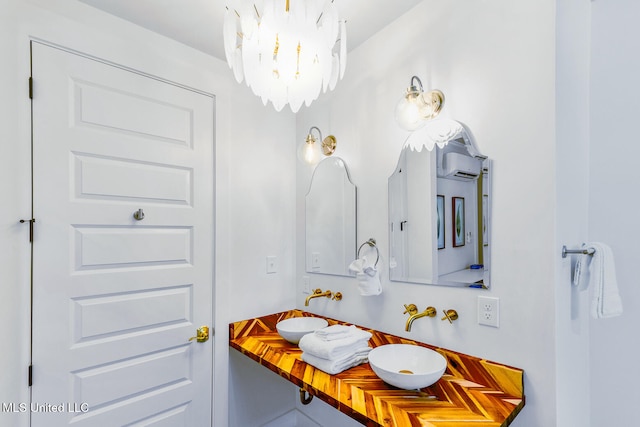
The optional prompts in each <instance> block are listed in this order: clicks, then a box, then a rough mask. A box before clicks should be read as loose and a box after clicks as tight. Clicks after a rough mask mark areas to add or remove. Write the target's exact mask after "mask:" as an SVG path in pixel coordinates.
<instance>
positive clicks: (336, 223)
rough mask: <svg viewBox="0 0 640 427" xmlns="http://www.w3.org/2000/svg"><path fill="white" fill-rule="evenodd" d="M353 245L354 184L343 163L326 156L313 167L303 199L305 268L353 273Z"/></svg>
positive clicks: (335, 272)
mask: <svg viewBox="0 0 640 427" xmlns="http://www.w3.org/2000/svg"><path fill="white" fill-rule="evenodd" d="M356 244H357V243H356V186H355V185H353V183H352V182H351V180H350V178H349V172H348V171H347V166H346V164H345V162H344V161H343V160H342V159H340V158H338V157H329V158H326V159H324V160H323V161H321V162H320V163H318V166H316V168H315V170H314V172H313V177H312V178H311V185H310V187H309V192H308V193H307V195H306V198H305V265H306V271H307V272H309V273H322V274H333V275H338V276H352V274H351V273H350V272H349V264H350V263H351V262H352V261H353V260H354V259H356Z"/></svg>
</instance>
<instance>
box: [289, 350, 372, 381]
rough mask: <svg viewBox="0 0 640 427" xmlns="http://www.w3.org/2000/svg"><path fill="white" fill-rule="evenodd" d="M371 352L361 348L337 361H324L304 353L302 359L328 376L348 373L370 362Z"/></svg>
mask: <svg viewBox="0 0 640 427" xmlns="http://www.w3.org/2000/svg"><path fill="white" fill-rule="evenodd" d="M370 351H371V348H370V347H360V348H359V349H356V351H355V352H353V353H351V354H348V355H346V356H344V357H342V358H341V359H337V360H328V359H323V358H321V357H317V356H314V355H312V354H309V353H307V352H303V353H302V355H301V357H302V360H303V361H305V362H307V363H308V364H309V365H312V366H315V367H316V368H318V369H320V370H321V371H324V372H326V373H328V374H332V375H335V374H339V373H340V372H342V371H346V370H347V369H349V368H353V367H354V366H357V365H360V364H361V363H365V362H367V361H368V360H369V358H368V355H369V352H370Z"/></svg>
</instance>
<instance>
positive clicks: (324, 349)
mask: <svg viewBox="0 0 640 427" xmlns="http://www.w3.org/2000/svg"><path fill="white" fill-rule="evenodd" d="M370 338H371V333H370V332H367V331H363V330H362V329H357V328H356V332H355V333H354V334H352V335H351V336H348V337H346V338H340V339H337V340H333V341H325V340H323V339H321V338H320V337H319V336H317V335H316V334H315V333H313V334H307V335H305V336H303V337H302V338H301V339H300V342H299V343H298V347H300V350H302V351H304V352H306V353H309V354H311V355H313V356H316V357H320V358H322V359H330V360H337V359H341V358H343V357H345V356H348V355H350V354H353V353H354V352H355V351H356V350H358V349H359V348H362V347H366V346H367V344H368V342H369V339H370Z"/></svg>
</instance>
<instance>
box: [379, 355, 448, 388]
mask: <svg viewBox="0 0 640 427" xmlns="http://www.w3.org/2000/svg"><path fill="white" fill-rule="evenodd" d="M369 365H371V369H373V372H375V374H376V375H377V376H378V377H379V378H380V379H381V380H382V381H384V382H386V383H388V384H391V385H392V386H395V387H398V388H403V389H406V390H414V389H420V388H424V387H429V386H430V385H432V384H433V383H435V382H436V381H438V380H439V379H440V377H442V374H444V371H445V369H447V359H445V357H444V356H443V355H441V354H440V353H438V352H437V351H433V350H431V349H428V348H426V347H421V346H417V345H412V344H387V345H382V346H380V347H376V348H374V349H373V350H371V351H370V352H369Z"/></svg>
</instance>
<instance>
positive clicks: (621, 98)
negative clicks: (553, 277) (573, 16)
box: [589, 0, 640, 427]
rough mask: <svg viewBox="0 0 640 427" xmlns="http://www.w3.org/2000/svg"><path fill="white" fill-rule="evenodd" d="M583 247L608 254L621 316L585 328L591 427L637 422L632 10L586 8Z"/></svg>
mask: <svg viewBox="0 0 640 427" xmlns="http://www.w3.org/2000/svg"><path fill="white" fill-rule="evenodd" d="M592 7H593V10H592V14H593V23H592V33H591V34H592V54H591V146H590V152H591V156H590V158H591V162H590V181H589V190H590V191H589V240H591V241H600V242H604V243H607V244H608V245H609V246H611V248H612V250H613V253H614V255H615V261H616V272H617V279H618V285H619V289H620V295H621V297H622V299H623V304H624V314H623V315H622V316H621V317H616V318H611V319H600V320H592V321H591V325H590V329H591V337H590V341H591V368H592V378H591V380H592V397H591V412H592V425H593V426H594V427H595V426H603V425H631V424H633V423H632V421H631V420H637V417H638V415H637V411H636V405H637V400H638V399H637V398H638V389H637V383H638V380H640V365H638V352H639V351H640V345H638V339H637V337H638V325H639V324H640V286H638V274H637V272H636V271H635V270H634V268H635V267H637V266H638V259H639V255H638V245H637V242H638V240H640V227H639V226H638V223H637V221H636V220H635V219H636V218H637V213H638V210H639V209H640V202H639V201H638V186H637V173H636V171H637V168H638V159H639V158H640V143H639V142H640V141H638V139H639V137H638V133H637V131H636V125H635V124H636V123H637V121H638V112H640V89H639V86H638V76H640V57H639V56H638V55H637V52H639V51H640V28H639V27H638V19H639V18H640V3H638V2H637V1H635V0H606V1H599V0H597V1H594V2H593V6H592Z"/></svg>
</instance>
